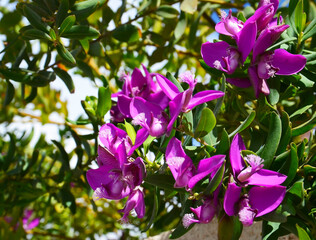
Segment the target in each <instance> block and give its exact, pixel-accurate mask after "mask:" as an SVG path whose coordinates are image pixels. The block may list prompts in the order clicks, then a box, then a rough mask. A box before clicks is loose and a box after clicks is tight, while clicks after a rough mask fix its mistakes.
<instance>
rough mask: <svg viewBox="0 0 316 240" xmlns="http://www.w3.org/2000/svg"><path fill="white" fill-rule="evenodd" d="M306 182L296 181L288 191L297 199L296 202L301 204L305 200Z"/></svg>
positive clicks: (294, 199)
mask: <svg viewBox="0 0 316 240" xmlns="http://www.w3.org/2000/svg"><path fill="white" fill-rule="evenodd" d="M304 191H305V190H304V183H303V182H302V181H301V180H300V181H297V182H295V183H294V184H293V185H292V187H291V188H290V189H289V190H288V191H287V193H288V194H289V197H291V199H293V201H295V203H296V204H299V203H300V202H302V201H303V198H304Z"/></svg>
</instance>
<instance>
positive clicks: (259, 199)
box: [249, 186, 286, 217]
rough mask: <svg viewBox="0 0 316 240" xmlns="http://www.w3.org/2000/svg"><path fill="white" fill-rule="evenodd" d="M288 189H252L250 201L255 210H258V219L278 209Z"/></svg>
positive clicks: (274, 187)
mask: <svg viewBox="0 0 316 240" xmlns="http://www.w3.org/2000/svg"><path fill="white" fill-rule="evenodd" d="M285 192H286V187H284V186H272V187H252V188H251V189H250V190H249V201H250V205H251V207H252V208H253V209H257V211H258V213H257V215H256V217H260V216H262V215H265V214H267V213H269V212H272V211H273V210H274V209H276V208H277V207H278V206H279V205H280V204H281V202H282V201H283V199H284V196H285Z"/></svg>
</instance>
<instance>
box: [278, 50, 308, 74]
mask: <svg viewBox="0 0 316 240" xmlns="http://www.w3.org/2000/svg"><path fill="white" fill-rule="evenodd" d="M305 64H306V58H305V57H304V56H302V55H300V54H291V53H289V52H287V51H286V50H284V49H276V50H274V54H273V58H272V65H273V67H275V68H278V69H279V70H278V71H277V72H276V74H277V75H292V74H295V73H298V72H299V71H301V70H302V69H303V68H304V67H305Z"/></svg>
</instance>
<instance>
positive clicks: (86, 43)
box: [79, 39, 90, 54]
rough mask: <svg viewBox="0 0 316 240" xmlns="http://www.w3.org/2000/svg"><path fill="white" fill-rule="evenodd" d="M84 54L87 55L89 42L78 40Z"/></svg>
mask: <svg viewBox="0 0 316 240" xmlns="http://www.w3.org/2000/svg"><path fill="white" fill-rule="evenodd" d="M79 42H80V44H81V46H82V48H83V50H84V52H85V53H86V54H87V53H88V52H89V49H90V42H89V40H88V39H80V40H79Z"/></svg>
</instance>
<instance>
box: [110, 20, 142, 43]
mask: <svg viewBox="0 0 316 240" xmlns="http://www.w3.org/2000/svg"><path fill="white" fill-rule="evenodd" d="M113 37H114V38H115V39H117V40H119V41H121V42H128V43H131V42H136V41H138V39H139V37H140V35H139V30H138V28H137V27H136V26H134V25H132V24H124V25H121V26H119V27H118V28H116V29H115V30H114V31H113Z"/></svg>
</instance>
